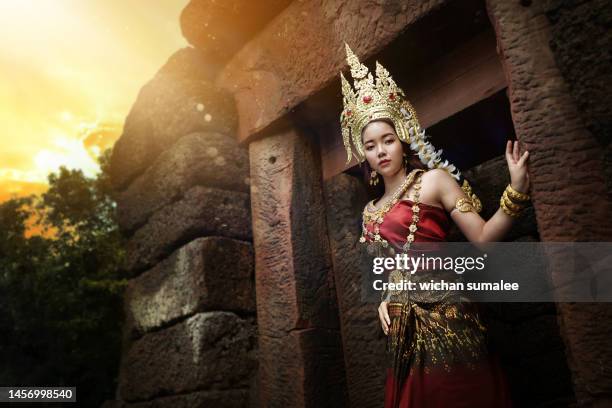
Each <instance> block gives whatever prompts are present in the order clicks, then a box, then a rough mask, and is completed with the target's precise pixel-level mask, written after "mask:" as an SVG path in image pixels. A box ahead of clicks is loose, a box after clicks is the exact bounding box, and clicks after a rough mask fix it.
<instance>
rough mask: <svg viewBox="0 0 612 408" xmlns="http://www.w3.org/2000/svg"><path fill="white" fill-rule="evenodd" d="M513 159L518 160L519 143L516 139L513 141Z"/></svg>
mask: <svg viewBox="0 0 612 408" xmlns="http://www.w3.org/2000/svg"><path fill="white" fill-rule="evenodd" d="M513 155H514V161H518V159H519V144H518V140H515V141H514V152H513Z"/></svg>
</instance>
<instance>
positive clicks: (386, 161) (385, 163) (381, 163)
mask: <svg viewBox="0 0 612 408" xmlns="http://www.w3.org/2000/svg"><path fill="white" fill-rule="evenodd" d="M389 163H391V160H383V161H381V162H380V167H384V166H386V165H388V164H389Z"/></svg>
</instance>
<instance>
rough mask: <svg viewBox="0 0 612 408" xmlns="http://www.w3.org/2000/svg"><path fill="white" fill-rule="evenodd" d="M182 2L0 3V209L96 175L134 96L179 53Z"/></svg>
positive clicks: (73, 0) (8, 0)
mask: <svg viewBox="0 0 612 408" xmlns="http://www.w3.org/2000/svg"><path fill="white" fill-rule="evenodd" d="M188 2H189V1H188V0H149V1H146V0H0V78H1V79H0V203H1V202H3V201H5V200H7V199H9V198H11V196H17V197H19V196H23V195H28V194H32V193H36V194H39V193H42V192H44V191H45V190H46V189H47V187H48V186H47V175H48V174H49V173H51V172H54V171H57V169H58V168H59V167H60V166H61V165H64V166H66V167H68V168H71V169H74V168H77V169H82V170H83V172H84V173H85V175H87V176H90V177H92V176H95V175H96V174H97V173H98V172H99V168H98V165H97V162H96V157H97V156H98V154H99V153H100V152H102V151H103V150H105V149H106V148H108V147H111V146H112V145H113V144H114V142H115V141H116V140H117V139H118V138H119V135H120V134H121V131H122V126H123V121H124V120H125V117H126V116H127V114H128V112H129V110H130V107H131V105H132V104H133V103H134V101H135V100H136V96H137V94H138V91H139V90H140V88H141V87H142V86H143V85H144V84H145V83H146V82H147V81H148V80H149V79H151V78H152V77H153V75H154V74H155V72H156V71H157V70H158V69H159V68H160V67H161V66H162V65H163V64H164V63H165V62H166V60H167V59H168V58H169V57H170V55H172V54H173V53H174V52H175V51H176V50H178V49H180V48H183V47H185V46H187V42H186V40H185V39H184V38H183V37H182V35H181V30H180V26H179V15H180V12H181V10H182V9H183V8H184V7H185V6H186V5H187V4H188Z"/></svg>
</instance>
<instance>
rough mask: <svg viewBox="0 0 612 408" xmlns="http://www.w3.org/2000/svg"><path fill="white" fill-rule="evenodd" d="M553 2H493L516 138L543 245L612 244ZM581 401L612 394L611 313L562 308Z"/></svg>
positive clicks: (599, 308)
mask: <svg viewBox="0 0 612 408" xmlns="http://www.w3.org/2000/svg"><path fill="white" fill-rule="evenodd" d="M546 5H547V2H533V3H532V4H531V6H530V7H523V6H522V5H521V4H520V3H519V2H507V1H504V0H487V10H488V13H489V17H490V19H491V21H492V23H493V26H494V27H495V31H496V34H497V41H498V49H499V53H500V57H501V59H502V64H503V66H504V71H505V73H506V76H507V78H508V84H509V89H508V91H509V99H510V104H511V109H512V117H513V121H514V125H515V129H516V133H517V136H518V138H519V140H520V141H521V143H522V144H523V146H525V148H526V149H527V150H529V151H530V153H531V154H530V159H529V170H530V180H531V183H532V200H533V203H534V208H535V214H536V220H537V223H538V230H539V233H540V236H541V239H542V241H610V240H611V239H612V223H610V222H609V214H610V213H612V204H611V202H610V198H609V196H608V195H607V191H606V185H605V182H604V172H603V166H602V157H601V156H602V155H601V148H600V146H599V144H598V143H597V141H596V139H595V137H594V136H593V134H592V133H590V132H589V131H588V130H587V129H585V127H584V121H583V120H582V118H581V117H580V115H579V114H578V110H577V107H576V103H575V100H574V99H573V98H572V97H571V94H570V90H569V87H568V85H567V83H566V82H565V80H564V79H563V77H562V76H561V73H560V72H559V69H558V67H557V65H556V64H555V61H554V57H553V54H552V51H551V49H550V46H549V44H550V41H551V31H550V24H549V21H548V20H547V18H546V16H545V14H544V13H545V12H546V9H545V7H546ZM564 264H565V260H563V259H551V265H552V270H553V273H552V277H551V278H552V282H553V284H556V283H557V282H562V281H563V280H564V279H566V276H565V273H564V268H563V266H564ZM558 310H559V326H560V328H561V334H562V337H563V339H564V341H565V345H566V349H567V357H568V361H569V366H570V369H571V370H572V380H573V383H574V387H575V394H576V399H577V402H578V405H580V406H598V405H599V406H604V405H603V404H607V403H610V402H611V400H610V395H612V370H609V369H608V368H607V366H604V365H602V364H601V363H599V362H601V361H607V360H606V359H608V360H609V359H610V358H611V357H612V343H611V342H610V340H609V339H610V334H611V333H610V327H612V307H610V305H607V304H565V303H560V304H559V305H558Z"/></svg>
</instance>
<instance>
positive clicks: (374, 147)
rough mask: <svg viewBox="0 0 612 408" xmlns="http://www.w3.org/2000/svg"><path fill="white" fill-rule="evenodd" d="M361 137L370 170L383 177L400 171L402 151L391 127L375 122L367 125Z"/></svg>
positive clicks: (378, 121) (400, 144)
mask: <svg viewBox="0 0 612 408" xmlns="http://www.w3.org/2000/svg"><path fill="white" fill-rule="evenodd" d="M361 135H362V136H361V138H362V141H363V148H364V150H365V156H366V160H367V161H368V163H369V164H370V167H371V168H372V170H376V172H377V173H378V174H380V175H382V176H383V177H384V176H391V175H394V174H395V173H397V172H398V171H399V170H401V169H402V165H403V154H404V151H403V149H402V143H401V142H400V140H399V138H398V137H397V134H396V133H395V130H394V129H393V126H391V125H390V124H388V123H387V122H383V121H380V120H376V121H373V122H370V123H368V124H367V125H366V127H365V128H363V132H362V133H361Z"/></svg>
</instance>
